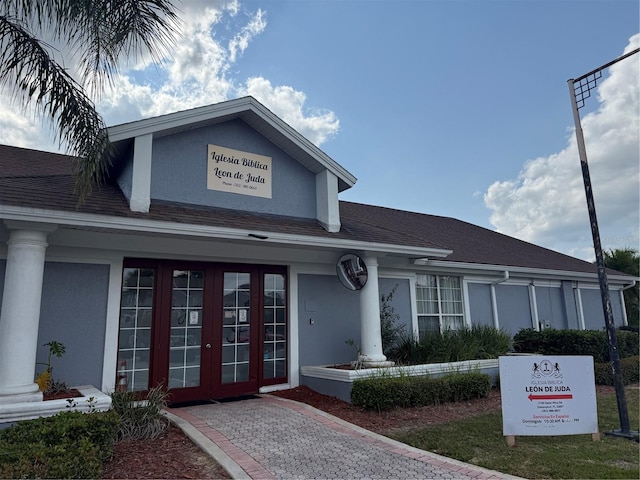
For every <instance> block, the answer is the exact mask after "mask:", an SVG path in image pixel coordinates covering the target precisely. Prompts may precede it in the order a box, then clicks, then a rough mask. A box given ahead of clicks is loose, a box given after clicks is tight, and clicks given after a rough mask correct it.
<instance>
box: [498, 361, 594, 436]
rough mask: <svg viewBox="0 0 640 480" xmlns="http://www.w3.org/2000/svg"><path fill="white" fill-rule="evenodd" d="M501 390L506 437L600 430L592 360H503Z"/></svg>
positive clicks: (503, 425) (570, 433) (569, 433)
mask: <svg viewBox="0 0 640 480" xmlns="http://www.w3.org/2000/svg"><path fill="white" fill-rule="evenodd" d="M500 390H501V395H502V422H503V423H502V430H503V434H504V435H505V436H514V435H573V434H580V433H591V434H596V433H597V432H598V412H597V405H596V388H595V380H594V375H593V357H591V356H564V355H557V356H538V355H522V356H505V357H500Z"/></svg>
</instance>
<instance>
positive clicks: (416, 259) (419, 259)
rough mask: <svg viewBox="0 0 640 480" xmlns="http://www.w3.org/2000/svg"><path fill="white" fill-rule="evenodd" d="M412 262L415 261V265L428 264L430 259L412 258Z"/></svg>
mask: <svg viewBox="0 0 640 480" xmlns="http://www.w3.org/2000/svg"><path fill="white" fill-rule="evenodd" d="M411 263H413V264H414V265H427V264H428V263H429V259H428V258H427V257H424V258H412V259H411Z"/></svg>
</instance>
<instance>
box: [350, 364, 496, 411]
mask: <svg viewBox="0 0 640 480" xmlns="http://www.w3.org/2000/svg"><path fill="white" fill-rule="evenodd" d="M490 389H491V376H490V375H487V374H484V373H476V372H472V373H452V374H448V375H445V376H442V377H438V378H430V377H409V376H405V377H390V376H380V377H372V378H364V379H358V380H355V381H354V382H353V386H352V389H351V403H352V404H353V405H356V406H359V407H363V408H366V409H370V410H378V411H382V410H389V409H392V408H405V407H420V406H423V405H438V404H440V403H446V402H459V401H464V400H469V399H471V398H481V397H486V396H487V394H488V393H489V390H490Z"/></svg>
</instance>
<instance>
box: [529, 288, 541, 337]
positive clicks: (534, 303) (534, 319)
mask: <svg viewBox="0 0 640 480" xmlns="http://www.w3.org/2000/svg"><path fill="white" fill-rule="evenodd" d="M529 308H530V310H531V323H532V324H533V329H534V330H535V331H536V332H539V331H540V330H542V329H543V328H544V327H543V328H540V320H539V318H538V300H537V298H536V286H535V285H534V284H533V282H532V283H531V284H530V285H529Z"/></svg>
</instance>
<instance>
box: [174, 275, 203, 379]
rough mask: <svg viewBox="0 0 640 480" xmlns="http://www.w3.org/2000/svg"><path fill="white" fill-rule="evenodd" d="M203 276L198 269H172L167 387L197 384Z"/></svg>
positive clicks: (200, 340) (200, 342) (200, 343)
mask: <svg viewBox="0 0 640 480" xmlns="http://www.w3.org/2000/svg"><path fill="white" fill-rule="evenodd" d="M203 278H204V272H203V271H200V270H174V271H173V281H172V291H171V336H170V339H169V388H185V387H197V386H198V385H200V352H201V345H202V295H203Z"/></svg>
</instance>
